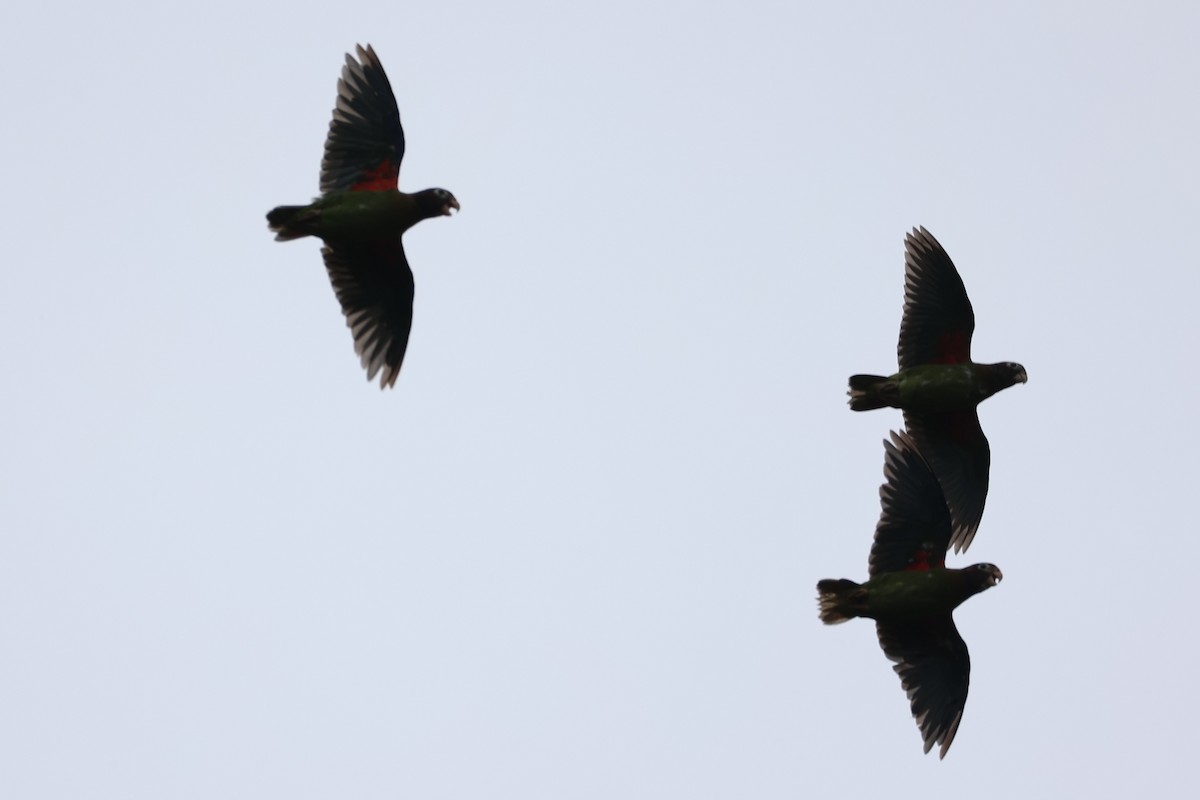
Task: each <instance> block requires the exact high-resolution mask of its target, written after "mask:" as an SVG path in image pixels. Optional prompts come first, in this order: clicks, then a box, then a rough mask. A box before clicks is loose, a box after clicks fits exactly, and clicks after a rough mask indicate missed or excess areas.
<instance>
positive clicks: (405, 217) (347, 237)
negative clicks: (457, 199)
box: [290, 189, 422, 241]
mask: <svg viewBox="0 0 1200 800" xmlns="http://www.w3.org/2000/svg"><path fill="white" fill-rule="evenodd" d="M421 219H422V215H421V213H420V212H419V210H418V208H417V203H416V201H415V200H414V198H413V195H410V194H404V193H402V192H398V191H396V190H395V189H392V190H385V191H376V192H361V191H360V192H330V193H329V194H327V195H325V196H324V197H321V198H319V199H318V200H315V201H313V202H312V203H311V204H310V205H308V206H305V207H304V208H303V210H302V211H299V212H298V213H297V216H296V218H295V220H294V221H293V222H292V223H291V225H290V227H293V228H296V229H299V230H303V231H304V232H305V233H306V234H308V235H310V236H317V237H319V238H321V239H333V240H340V241H370V240H372V239H378V238H381V237H384V236H389V235H397V236H398V235H400V234H402V233H404V232H405V231H406V230H408V229H409V228H411V227H412V226H413V225H414V224H416V223H417V222H418V221H419V220H421Z"/></svg>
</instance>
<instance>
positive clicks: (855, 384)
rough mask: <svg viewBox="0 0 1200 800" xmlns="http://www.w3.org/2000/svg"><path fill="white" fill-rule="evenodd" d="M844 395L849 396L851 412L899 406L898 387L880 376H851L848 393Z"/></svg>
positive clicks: (893, 382)
mask: <svg viewBox="0 0 1200 800" xmlns="http://www.w3.org/2000/svg"><path fill="white" fill-rule="evenodd" d="M846 394H848V395H850V409H851V410H852V411H870V410H871V409H873V408H885V407H887V406H892V407H893V408H899V406H900V387H899V386H897V385H896V382H895V381H893V380H889V379H888V378H885V377H883V376H882V375H851V376H850V391H848V392H846Z"/></svg>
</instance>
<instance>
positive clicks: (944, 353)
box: [848, 228, 1028, 552]
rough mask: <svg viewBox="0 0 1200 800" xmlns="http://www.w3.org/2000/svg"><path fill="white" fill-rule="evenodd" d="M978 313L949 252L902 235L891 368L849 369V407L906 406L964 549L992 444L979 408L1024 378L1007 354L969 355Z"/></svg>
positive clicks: (916, 232)
mask: <svg viewBox="0 0 1200 800" xmlns="http://www.w3.org/2000/svg"><path fill="white" fill-rule="evenodd" d="M974 330H975V312H974V311H973V310H972V308H971V301H970V300H969V299H968V298H967V290H966V288H965V287H964V286H963V282H962V278H960V277H959V275H958V270H956V269H955V268H954V262H953V261H951V260H950V256H949V255H947V254H946V251H945V250H944V249H942V246H941V245H940V244H938V241H937V239H934V238H933V236H932V234H930V233H929V231H927V230H925V229H924V228H914V229H913V232H912V233H910V234H908V235H907V236H906V237H905V238H904V315H903V317H902V318H901V321H900V342H899V345H898V346H897V348H896V351H897V355H898V357H899V358H898V360H899V362H900V371H899V372H897V373H896V374H895V375H889V376H887V377H884V376H882V375H851V376H850V391H849V392H848V394H849V395H850V408H851V409H853V410H854V411H869V410H871V409H874V408H883V407H885V406H891V407H892V408H900V409H903V410H904V424H905V427H906V428H907V429H908V433H909V434H910V435H911V436H912V438H913V439H915V440H916V442H917V444H918V445H919V446H920V449H921V453H922V454H923V455H924V456H925V458H927V459H928V460H929V465H930V466H931V467H933V472H934V474H935V475H937V477H938V480H939V481H940V482H941V484H942V490H943V491H944V492H945V494H946V502H947V503H949V505H950V516H951V519H953V521H954V533H953V536H952V537H951V540H950V544H951V546H952V547H953V548H954V551H955V552H959V551H960V550H966V549H967V547H969V546H970V544H971V540H972V539H974V538H975V531H976V530H977V529H978V528H979V522H980V520H981V519H982V518H983V506H984V503H985V502H986V501H987V492H988V473H989V471H990V469H991V463H992V451H991V448H990V447H989V445H988V440H987V437H986V436H984V435H983V428H981V427H980V425H979V414H978V412H977V407H978V406H979V404H980V403H981V402H983V401H984V400H986V399H987V398H989V397H991V396H992V395H994V394H995V393H996V392H998V391H1000V390H1001V389H1007V388H1008V387H1009V386H1012V385H1014V384H1017V383H1025V382H1026V380H1028V377H1027V376H1026V374H1025V368H1024V367H1022V366H1021V365H1020V364H1015V363H1013V362H1011V361H1003V362H1001V363H998V364H976V363H975V362H974V361H972V360H971V334H972V333H973V332H974Z"/></svg>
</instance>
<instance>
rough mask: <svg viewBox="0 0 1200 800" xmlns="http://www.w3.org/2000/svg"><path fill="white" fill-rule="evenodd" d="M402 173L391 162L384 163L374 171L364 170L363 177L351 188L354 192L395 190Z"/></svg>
mask: <svg viewBox="0 0 1200 800" xmlns="http://www.w3.org/2000/svg"><path fill="white" fill-rule="evenodd" d="M399 174H400V171H399V170H398V169H396V165H395V164H393V163H392V162H391V161H383V162H381V163H380V164H379V166H377V167H375V168H374V169H366V170H363V174H362V177H361V178H359V180H358V182H357V183H355V184H354V185H352V186H351V187H350V191H352V192H381V191H385V190H388V189H395V188H396V186H397V176H398V175H399Z"/></svg>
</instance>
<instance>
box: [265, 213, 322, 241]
mask: <svg viewBox="0 0 1200 800" xmlns="http://www.w3.org/2000/svg"><path fill="white" fill-rule="evenodd" d="M316 220H317V212H316V211H315V210H314V209H313V208H312V207H311V206H279V207H277V208H272V209H271V210H270V211H268V212H267V225H268V226H269V227H270V228H271V230H273V231H275V241H277V242H288V241H291V240H292V239H299V238H300V237H302V236H312V235H314V234H315V233H316V230H315V228H314V227H313V224H314V223H315V222H316Z"/></svg>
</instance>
